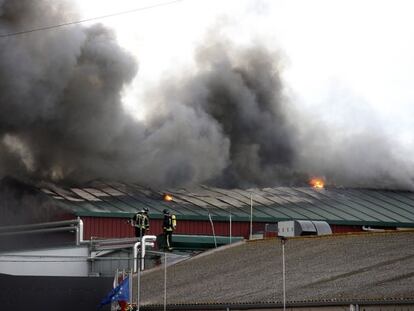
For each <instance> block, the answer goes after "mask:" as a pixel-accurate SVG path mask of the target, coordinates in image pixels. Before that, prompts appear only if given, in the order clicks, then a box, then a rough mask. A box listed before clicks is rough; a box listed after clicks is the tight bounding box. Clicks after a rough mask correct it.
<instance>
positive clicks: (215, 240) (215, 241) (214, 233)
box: [208, 211, 217, 248]
mask: <svg viewBox="0 0 414 311" xmlns="http://www.w3.org/2000/svg"><path fill="white" fill-rule="evenodd" d="M208 219H209V220H210V224H211V230H212V231H213V238H214V246H215V247H216V248H217V239H216V232H215V230H214V223H213V219H212V218H211V214H210V211H208Z"/></svg>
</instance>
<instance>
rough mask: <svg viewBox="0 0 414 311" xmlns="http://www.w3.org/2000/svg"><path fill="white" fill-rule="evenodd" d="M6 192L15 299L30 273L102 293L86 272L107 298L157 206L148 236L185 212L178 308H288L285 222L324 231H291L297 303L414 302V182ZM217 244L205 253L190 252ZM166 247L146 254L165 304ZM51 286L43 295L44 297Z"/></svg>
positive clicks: (154, 296) (173, 283)
mask: <svg viewBox="0 0 414 311" xmlns="http://www.w3.org/2000/svg"><path fill="white" fill-rule="evenodd" d="M0 195H1V196H2V197H3V208H2V209H1V213H2V215H1V216H2V217H1V225H2V226H1V227H0V260H1V262H2V264H1V270H0V273H4V274H8V275H14V276H16V275H19V277H17V278H13V279H10V278H9V277H6V276H2V277H1V278H0V283H2V284H3V283H4V284H7V283H10V282H12V283H13V284H15V287H16V288H22V290H21V291H20V292H17V293H15V294H13V295H11V294H10V293H9V294H10V295H9V294H7V295H6V294H5V295H3V296H4V297H6V298H7V297H9V296H10V297H14V298H16V299H18V298H19V297H20V296H19V295H18V294H19V293H21V292H22V291H23V288H26V287H25V286H27V284H26V283H27V281H26V279H25V278H33V277H34V276H38V277H40V278H42V277H45V276H47V277H48V278H54V279H53V280H54V281H53V282H55V281H56V284H60V287H59V286H56V287H54V288H49V287H50V286H49V283H50V282H49V281H47V280H46V279H45V280H43V281H41V280H42V279H38V278H36V279H33V280H32V279H31V281H30V282H34V283H36V282H37V283H39V286H40V287H42V286H43V287H42V288H43V289H44V293H43V294H44V297H46V296H47V295H48V292H49V290H55V291H56V292H57V293H56V296H55V297H61V296H64V294H63V292H65V291H66V290H67V289H68V288H70V290H71V291H72V292H76V293H77V294H76V295H78V296H77V297H84V298H85V297H88V295H89V296H90V295H92V294H91V293H90V292H88V290H87V288H85V286H84V287H82V288H83V289H80V288H81V287H79V290H78V289H76V288H75V287H76V282H75V283H74V281H73V280H74V279H77V280H78V282H82V283H83V282H86V283H88V284H89V283H90V284H94V286H95V289H96V290H95V292H94V293H93V297H94V298H93V299H95V300H96V299H98V298H97V297H99V296H100V295H102V294H103V293H104V292H105V284H107V286H111V285H110V284H111V279H112V276H113V273H114V271H115V270H116V269H127V270H130V269H132V267H133V265H134V261H133V260H132V257H133V254H132V252H133V246H134V245H135V243H136V242H137V239H136V238H135V237H134V230H133V228H132V227H131V225H130V224H129V223H128V222H127V221H128V220H129V219H130V218H131V217H132V215H133V214H134V213H136V212H137V211H139V210H141V209H143V208H144V207H147V208H148V209H149V217H150V223H151V227H150V231H149V234H150V235H155V236H157V237H159V238H160V237H161V236H160V234H161V233H162V211H163V210H164V209H168V210H170V211H171V212H172V213H174V214H175V215H176V216H177V222H178V224H177V230H176V232H175V233H174V236H173V246H174V249H175V250H174V252H173V253H169V254H168V255H167V256H168V259H167V262H168V265H169V267H168V271H167V272H168V273H167V276H168V296H167V303H168V310H178V309H190V310H193V309H194V310H196V309H197V310H201V309H203V310H204V309H220V308H222V309H258V308H270V309H272V308H273V309H274V308H276V309H277V308H279V307H281V300H280V297H281V296H280V295H281V292H280V291H281V287H280V282H281V281H280V280H281V279H280V272H281V270H280V269H281V258H280V256H281V252H280V241H279V239H276V238H275V236H276V235H278V224H279V227H280V228H279V229H281V228H282V227H283V226H282V225H285V226H286V227H284V228H286V230H288V233H289V234H288V235H287V236H297V235H304V234H306V235H308V234H314V233H315V234H324V235H322V236H318V237H306V238H305V237H299V238H296V237H293V238H288V241H287V243H286V256H287V257H286V265H287V292H288V295H287V297H288V298H287V299H288V306H290V307H298V308H299V307H301V306H303V307H307V308H310V307H311V306H312V305H316V306H317V307H318V308H319V307H323V306H324V307H332V308H333V307H335V308H336V307H338V308H344V306H345V307H347V308H348V309H346V310H349V304H352V303H356V304H358V306H359V305H361V306H362V305H364V303H365V302H372V304H374V305H376V304H378V303H379V302H381V303H383V304H382V306H384V304H389V305H390V306H391V305H392V302H395V303H396V305H398V306H403V305H404V306H408V305H409V304H411V303H412V300H413V292H412V289H411V288H412V286H411V285H410V284H411V283H412V281H413V279H412V277H413V271H414V269H413V267H411V266H412V262H413V260H412V259H413V256H414V254H413V253H412V247H409V246H410V245H413V242H414V240H413V237H414V234H413V233H412V232H411V231H410V228H414V193H413V192H409V191H393V190H378V189H344V188H336V187H325V188H313V187H273V188H264V189H247V190H241V189H231V190H229V189H221V188H214V187H207V186H200V187H198V188H193V189H162V190H154V189H150V188H146V187H143V186H140V185H135V184H127V183H120V182H101V181H100V182H92V183H88V184H87V185H84V186H78V187H69V186H61V185H57V184H51V183H41V184H35V185H33V184H28V183H22V182H20V181H16V180H10V179H9V180H3V181H1V183H0ZM166 195H167V196H166ZM166 197H168V198H166ZM298 226H299V227H298ZM281 230H282V229H281ZM378 231H385V233H379V232H378ZM330 233H333V235H326V234H330ZM279 235H284V234H280V232H279ZM285 236H286V235H285ZM243 239H247V240H248V241H247V242H246V241H243ZM231 243H233V244H231ZM226 244H231V245H226ZM222 245H226V246H224V247H220V246H222ZM212 248H213V250H211V251H207V252H204V253H202V254H198V255H196V256H189V255H188V253H187V254H183V253H182V252H181V251H194V250H197V251H200V250H206V249H212ZM176 251H178V252H176ZM180 252H181V253H180ZM194 254H196V253H193V255H194ZM164 256H165V255H164V254H163V253H158V254H157V245H155V247H154V248H152V249H151V250H150V251H149V252H148V253H147V256H146V257H145V261H144V263H145V264H146V267H147V268H149V270H148V272H144V275H143V283H142V284H143V288H142V290H143V296H142V298H143V300H142V303H143V308H144V309H148V310H151V309H159V308H160V303H161V302H160V301H161V300H160V299H161V298H162V295H160V293H161V292H162V290H163V289H162V288H161V287H162V284H164V280H162V276H161V274H162V275H164V274H163V273H164V272H161V270H162V266H163V265H161V266H159V267H158V268H157V266H158V265H159V264H160V263H162V262H163V260H164V259H165V258H164ZM25 261H27V262H25ZM97 276H99V277H98V278H94V279H95V280H91V277H97ZM62 277H63V278H62ZM98 279H101V280H102V281H98ZM48 280H49V279H48ZM194 280H197V282H196V283H194ZM16 282H17V283H16ZM42 282H43V283H42ZM47 286H49V287H47ZM59 288H60V289H59ZM98 289H99V290H98ZM206 289H208V291H206ZM374 289H375V290H374ZM193 290H194V293H195V294H194V295H192V294H191V291H193ZM203 291H205V292H204V293H203V295H202V292H203ZM387 293H388V294H387ZM41 294H42V293H40V294H39V295H38V296H36V297H37V298H36V299H37V300H36V299H35V298H33V300H32V304H35V300H36V301H38V302H39V303H41V301H43V300H41V299H40V298H39V297H42V295H41ZM82 295H83V296H82ZM229 295H231V297H230V296H229ZM21 297H23V296H22V295H21ZM189 297H191V300H189V299H190V298H189ZM62 299H63V298H62ZM93 299H92V300H93ZM364 299H365V300H364ZM366 299H368V300H369V301H368V300H366ZM84 302H85V304H84V306H85V310H86V309H88V308H90V306H91V305H90V301H87V299H86V298H85V301H84ZM12 304H13V303H12V302H11V303H10V306H12ZM380 305H381V304H380ZM78 307H79V310H81V309H82V308H81V307H80V304H78ZM67 308H68V310H69V309H70V304H69V302H68V303H67ZM62 310H63V309H62ZM298 310H299V309H298ZM309 310H310V309H309ZM338 310H339V309H338ZM341 310H342V309H341ZM344 310H345V309H344ZM366 310H371V309H366ZM372 310H376V309H372ZM384 310H386V309H384ZM393 310H394V309H393ZM395 310H403V309H395ZM404 310H405V309H404Z"/></svg>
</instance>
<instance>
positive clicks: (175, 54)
mask: <svg viewBox="0 0 414 311" xmlns="http://www.w3.org/2000/svg"><path fill="white" fill-rule="evenodd" d="M74 1H75V2H76V3H77V5H78V7H79V9H80V12H81V15H82V18H90V17H97V16H102V15H107V14H112V13H116V12H121V11H126V10H131V9H137V8H144V7H148V6H152V5H154V4H159V3H166V2H165V1H164V2H163V1H154V0H147V1H140V2H137V1H134V0H117V1H112V0H74ZM413 6H414V4H413V3H412V1H401V0H398V1H371V0H365V1H355V0H346V1H341V0H337V1H329V0H313V1H306V0H303V1H302V0H289V1H284V0H276V1H265V0H243V1H233V0H226V1H217V0H212V1H199V0H192V1H190V0H183V1H178V2H174V3H171V4H168V5H165V6H161V7H155V8H152V9H148V10H142V11H137V12H134V13H130V14H125V15H121V16H117V17H111V18H106V19H102V20H99V21H100V22H102V23H104V24H105V25H108V26H109V27H110V28H112V29H113V30H114V31H115V32H116V34H117V37H118V40H119V43H120V44H121V45H122V46H123V47H124V48H125V49H127V50H128V51H130V52H131V53H132V54H133V55H134V57H136V59H137V61H138V63H139V72H138V75H137V76H136V78H135V79H134V82H133V83H132V85H131V86H129V87H128V88H127V89H126V90H125V94H124V96H123V101H124V104H125V106H126V107H127V108H128V109H129V110H130V111H131V112H132V113H133V114H134V115H135V116H136V117H137V118H140V119H142V118H145V100H144V99H143V94H144V93H145V92H146V90H147V89H148V88H149V87H151V86H153V85H156V84H157V83H158V81H159V80H160V79H161V78H162V77H164V76H165V75H168V73H169V72H173V71H179V70H185V69H186V68H189V67H190V66H191V64H192V62H193V59H192V58H193V55H194V50H195V49H196V47H197V46H198V45H199V44H200V42H201V41H202V39H203V38H204V36H205V35H206V33H208V32H209V31H212V29H214V31H217V29H219V30H218V31H220V32H222V33H223V34H225V35H227V36H229V37H231V39H232V40H233V41H235V42H237V43H240V44H248V43H249V42H254V41H257V40H259V41H261V42H266V45H268V46H269V47H271V48H275V49H278V50H280V51H281V53H282V55H283V60H284V61H283V67H284V68H283V78H284V80H285V85H286V86H287V87H288V89H289V96H290V97H291V100H292V103H293V104H294V105H296V106H297V107H299V109H307V110H308V111H309V113H310V114H313V115H315V116H317V117H319V118H321V119H322V120H324V121H325V122H333V123H337V124H338V126H348V125H349V126H350V127H353V126H355V127H358V126H359V123H360V122H362V123H365V125H364V126H367V125H366V123H367V122H368V123H369V122H371V120H372V119H374V120H378V121H380V122H381V123H382V124H383V126H384V130H385V131H387V133H388V134H389V135H392V136H393V137H395V140H397V141H399V142H401V143H402V144H403V145H405V146H408V147H412V146H414V142H413V140H414V137H413V134H412V127H413V125H412V124H413V122H412V119H411V116H412V115H413V113H414V107H413V105H412V103H413V101H414V92H412V91H411V83H412V81H414V79H413V78H414V76H413V75H414V58H413V57H412V55H413V54H414V20H413V19H412V18H411V14H410V12H412V11H413ZM217 25H220V27H217ZM350 120H351V122H350ZM342 123H347V124H348V125H347V124H342Z"/></svg>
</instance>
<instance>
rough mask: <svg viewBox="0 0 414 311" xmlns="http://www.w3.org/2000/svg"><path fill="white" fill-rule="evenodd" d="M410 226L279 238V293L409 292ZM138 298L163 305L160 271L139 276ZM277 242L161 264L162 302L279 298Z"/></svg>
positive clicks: (353, 296) (381, 297) (310, 297)
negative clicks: (404, 229)
mask: <svg viewBox="0 0 414 311" xmlns="http://www.w3.org/2000/svg"><path fill="white" fill-rule="evenodd" d="M412 245H414V232H397V233H364V234H352V235H351V234H348V235H333V236H325V237H309V238H293V239H288V240H287V242H286V244H285V254H286V299H287V301H288V303H289V304H290V303H294V302H296V303H297V302H299V301H301V302H323V301H325V302H326V301H350V300H352V301H357V300H372V301H382V302H385V301H397V300H407V299H408V300H409V299H411V301H413V299H414V287H413V286H412V284H413V282H414V250H413V248H412V247H411V246H412ZM141 284H142V291H141V297H142V303H143V305H144V308H145V307H146V308H145V309H147V308H149V307H151V306H157V305H158V306H160V308H162V304H163V294H162V293H163V292H164V270H163V269H162V268H156V269H153V270H149V271H147V272H144V274H143V275H142V281H141ZM282 299H283V292H282V249H281V243H280V240H277V239H267V240H258V241H251V242H244V243H240V244H238V245H234V246H227V247H223V248H222V249H216V250H214V251H211V252H207V253H204V254H201V255H198V256H195V257H193V258H191V259H189V260H186V261H182V262H180V263H177V264H174V265H171V266H169V267H168V269H167V302H168V305H169V306H171V305H181V306H185V305H192V306H195V305H198V306H200V305H201V306H202V305H206V306H214V305H220V304H222V305H225V304H229V305H236V304H252V305H254V304H255V305H256V307H257V305H266V304H269V303H270V304H271V303H281V301H282Z"/></svg>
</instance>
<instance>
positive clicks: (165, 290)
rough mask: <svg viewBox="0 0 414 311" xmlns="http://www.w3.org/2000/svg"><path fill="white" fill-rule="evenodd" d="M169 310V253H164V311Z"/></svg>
mask: <svg viewBox="0 0 414 311" xmlns="http://www.w3.org/2000/svg"><path fill="white" fill-rule="evenodd" d="M166 310H167V253H164V311H166Z"/></svg>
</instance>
